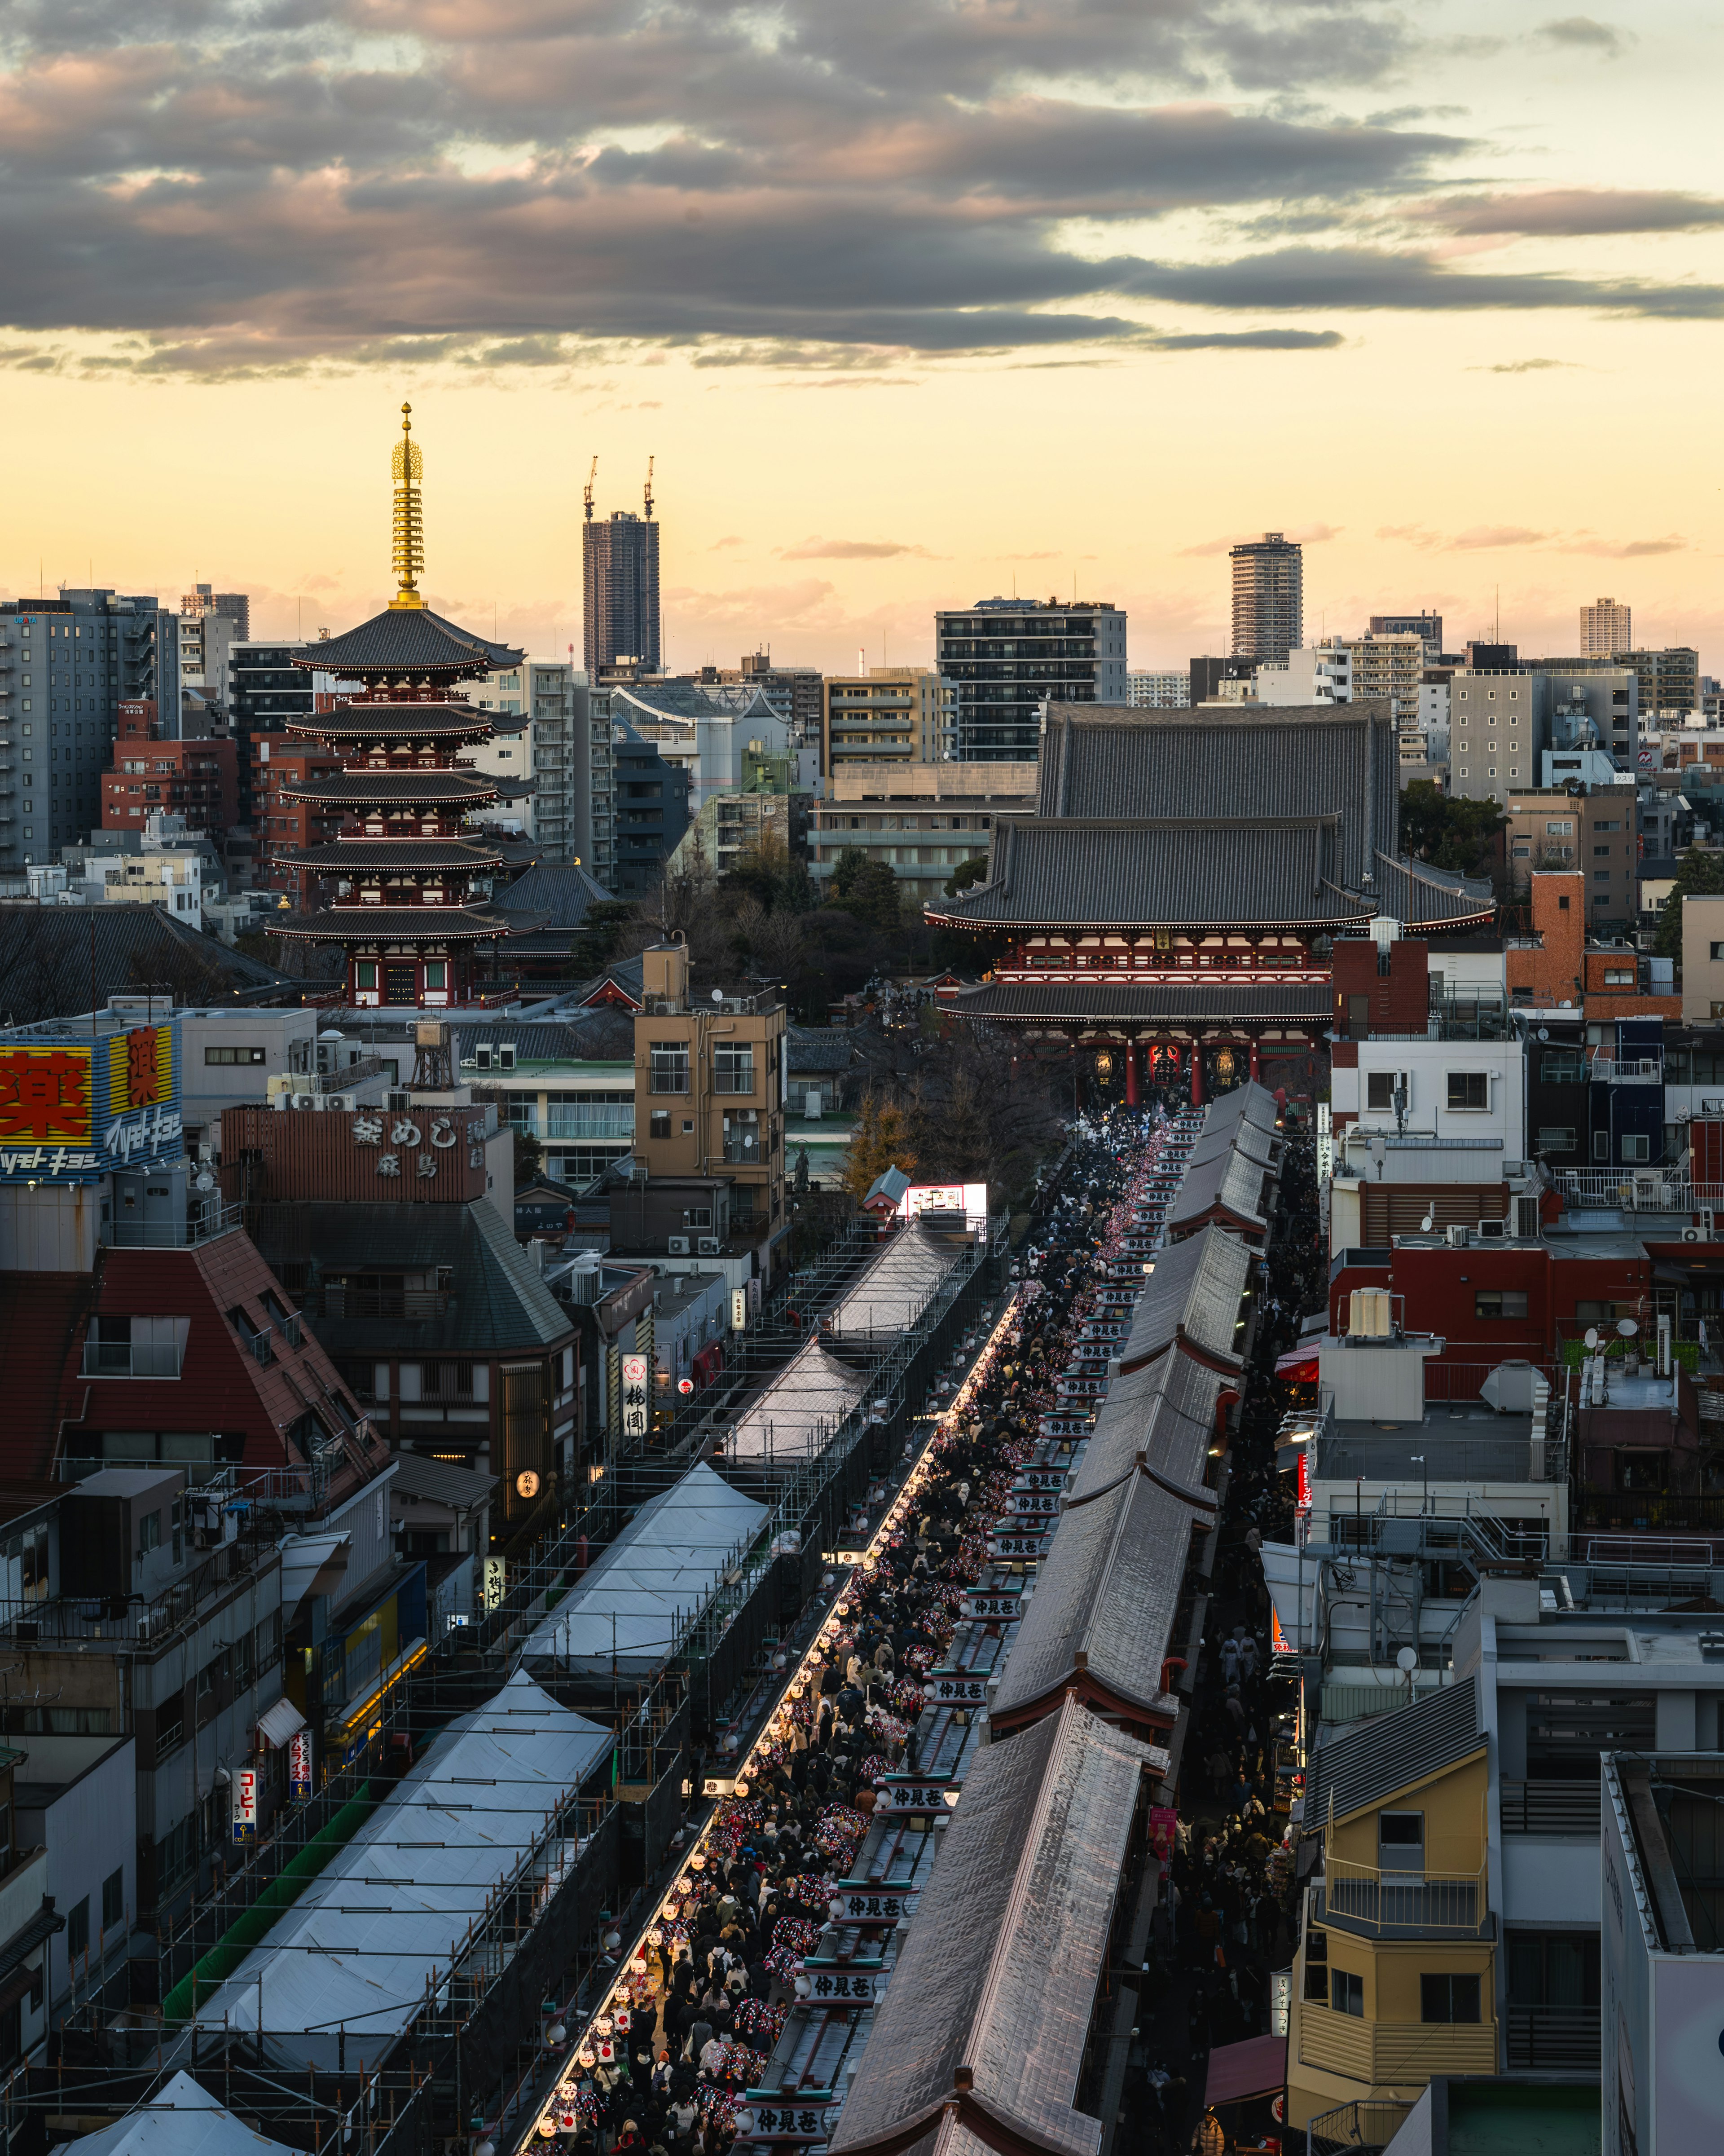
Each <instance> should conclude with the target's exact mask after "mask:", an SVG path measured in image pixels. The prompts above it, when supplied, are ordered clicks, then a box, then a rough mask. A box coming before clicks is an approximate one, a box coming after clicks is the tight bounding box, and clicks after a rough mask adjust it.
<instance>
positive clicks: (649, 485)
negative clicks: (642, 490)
mask: <svg viewBox="0 0 1724 2156" xmlns="http://www.w3.org/2000/svg"><path fill="white" fill-rule="evenodd" d="M657 461H658V459H657V458H655V457H649V458H648V459H647V478H646V513H647V522H648V523H649V524H650V523H651V522H652V521H653V466H654V464H656V463H657Z"/></svg>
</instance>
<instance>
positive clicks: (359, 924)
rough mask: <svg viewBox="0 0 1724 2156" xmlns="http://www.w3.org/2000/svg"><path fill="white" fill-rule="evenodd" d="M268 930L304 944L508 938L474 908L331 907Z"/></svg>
mask: <svg viewBox="0 0 1724 2156" xmlns="http://www.w3.org/2000/svg"><path fill="white" fill-rule="evenodd" d="M269 933H270V934H271V935H272V936H294V937H299V938H300V940H301V941H302V942H307V943H357V942H364V943H376V942H384V943H442V942H476V941H478V940H480V939H481V938H483V937H498V936H506V935H507V934H508V933H509V924H508V922H507V921H505V920H503V919H501V918H500V916H498V915H496V914H495V913H490V912H487V911H484V910H482V909H481V908H480V907H479V906H326V907H325V908H324V909H323V911H321V913H284V914H280V915H278V916H276V917H275V919H274V920H272V921H270V922H269Z"/></svg>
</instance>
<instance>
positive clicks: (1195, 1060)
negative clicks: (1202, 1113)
mask: <svg viewBox="0 0 1724 2156" xmlns="http://www.w3.org/2000/svg"><path fill="white" fill-rule="evenodd" d="M1191 1105H1192V1106H1193V1107H1194V1108H1201V1107H1202V1106H1203V1043H1202V1041H1200V1040H1194V1041H1193V1043H1192V1045H1191Z"/></svg>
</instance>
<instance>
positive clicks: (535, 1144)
mask: <svg viewBox="0 0 1724 2156" xmlns="http://www.w3.org/2000/svg"><path fill="white" fill-rule="evenodd" d="M544 1160H545V1148H544V1147H542V1146H541V1144H540V1143H539V1141H538V1140H537V1138H536V1137H534V1136H533V1134H532V1132H531V1131H524V1130H522V1129H521V1126H520V1124H519V1123H517V1124H516V1127H515V1185H516V1189H519V1188H520V1187H521V1184H522V1183H531V1181H532V1179H533V1178H534V1177H535V1176H536V1174H537V1173H538V1172H539V1170H540V1168H541V1167H542V1166H543V1165H544Z"/></svg>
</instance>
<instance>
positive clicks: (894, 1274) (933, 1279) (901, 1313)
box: [820, 1227, 960, 1334]
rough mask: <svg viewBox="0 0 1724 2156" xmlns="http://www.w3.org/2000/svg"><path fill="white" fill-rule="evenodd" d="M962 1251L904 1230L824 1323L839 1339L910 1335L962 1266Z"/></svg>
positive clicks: (916, 1230)
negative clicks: (852, 1335)
mask: <svg viewBox="0 0 1724 2156" xmlns="http://www.w3.org/2000/svg"><path fill="white" fill-rule="evenodd" d="M959 1255H960V1253H959V1250H958V1249H957V1247H956V1246H955V1245H952V1244H950V1243H942V1241H940V1240H939V1239H938V1238H937V1237H936V1236H934V1235H930V1234H929V1232H928V1230H927V1229H926V1228H918V1227H911V1228H900V1229H899V1230H898V1232H897V1234H896V1235H894V1236H893V1238H892V1240H891V1241H890V1243H888V1244H887V1245H886V1247H885V1250H882V1251H881V1252H880V1255H879V1256H878V1257H877V1258H876V1259H875V1260H874V1262H873V1263H872V1264H871V1265H870V1266H869V1267H868V1268H867V1270H865V1272H864V1274H863V1275H862V1277H861V1278H860V1280H859V1281H857V1282H856V1283H855V1285H854V1286H853V1287H851V1288H849V1290H848V1291H846V1292H845V1293H844V1296H842V1297H840V1299H839V1301H838V1302H837V1303H835V1304H834V1306H833V1308H832V1310H831V1312H830V1313H829V1315H828V1316H827V1317H824V1318H822V1319H821V1321H820V1322H821V1325H822V1327H823V1329H824V1328H828V1327H829V1328H830V1330H831V1331H832V1332H836V1333H840V1334H844V1333H856V1332H866V1333H870V1334H880V1333H896V1332H907V1331H908V1330H909V1328H910V1327H911V1326H912V1325H914V1324H915V1323H916V1320H917V1319H918V1318H919V1317H921V1314H922V1312H924V1311H925V1310H926V1308H927V1306H928V1305H929V1304H930V1303H931V1301H933V1300H934V1297H935V1296H936V1294H937V1293H938V1291H939V1287H940V1283H941V1281H943V1280H944V1279H945V1277H946V1276H947V1273H949V1272H950V1271H951V1270H952V1267H953V1266H954V1265H956V1264H957V1261H958V1257H959Z"/></svg>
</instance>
